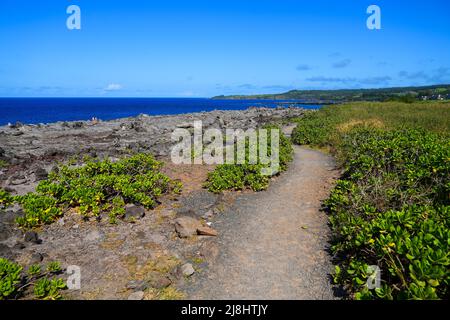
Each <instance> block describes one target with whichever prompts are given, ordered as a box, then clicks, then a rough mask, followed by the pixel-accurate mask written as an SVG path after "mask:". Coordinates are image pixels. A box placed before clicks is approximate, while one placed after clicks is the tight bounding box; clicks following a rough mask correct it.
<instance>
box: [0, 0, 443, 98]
mask: <svg viewBox="0 0 450 320" xmlns="http://www.w3.org/2000/svg"><path fill="white" fill-rule="evenodd" d="M72 4H74V5H78V6H79V7H80V8H81V23H82V28H81V30H68V29H67V27H66V19H67V17H68V16H69V15H68V14H66V8H67V7H68V6H69V5H72ZM371 4H376V5H378V6H379V7H380V8H381V14H382V16H381V18H382V20H381V21H382V29H381V30H369V29H367V27H366V19H367V17H368V15H367V14H366V9H367V7H368V6H369V5H371ZM449 12H450V2H449V1H448V0H429V1H411V0H410V1H406V0H396V1H392V0H386V1H385V0H371V1H365V0H340V1H331V0H330V1H324V0H314V1H300V0H296V1H294V0H204V1H197V0H191V1H187V0H184V1H175V0H164V1H162V0H160V1H144V0H142V1H138V0H127V1H110V0H78V1H77V0H64V1H62V0H54V1H50V0H41V1H25V0H1V1H0V96H3V97H6V96H20V97H38V96H45V97H63V96H70V97H117V96H122V97H191V96H192V97H209V96H213V95H218V94H252V93H274V92H283V91H287V90H290V89H294V88H295V89H335V88H372V87H387V86H404V85H428V84H436V83H450V18H449V16H448V15H449Z"/></svg>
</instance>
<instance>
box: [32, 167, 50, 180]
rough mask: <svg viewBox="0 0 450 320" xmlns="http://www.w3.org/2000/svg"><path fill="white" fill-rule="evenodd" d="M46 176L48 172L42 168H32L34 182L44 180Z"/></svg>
mask: <svg viewBox="0 0 450 320" xmlns="http://www.w3.org/2000/svg"><path fill="white" fill-rule="evenodd" d="M47 177H48V173H47V171H46V170H45V169H44V168H42V167H39V168H37V169H36V170H34V181H35V182H37V181H41V180H45V179H47Z"/></svg>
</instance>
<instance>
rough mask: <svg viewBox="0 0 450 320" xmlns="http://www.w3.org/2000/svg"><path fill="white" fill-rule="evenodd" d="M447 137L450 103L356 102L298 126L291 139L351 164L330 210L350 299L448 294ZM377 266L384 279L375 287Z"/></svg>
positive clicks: (339, 269) (339, 275) (339, 272)
mask: <svg viewBox="0 0 450 320" xmlns="http://www.w3.org/2000/svg"><path fill="white" fill-rule="evenodd" d="M449 137H450V104H449V103H431V102H427V103H413V104H404V103H353V104H348V105H339V106H330V107H325V108H323V109H322V110H320V111H318V112H315V113H311V114H308V115H307V116H306V117H305V118H304V119H302V120H300V121H299V124H298V127H297V128H296V129H295V130H294V132H293V136H292V139H293V141H294V142H295V143H297V144H310V145H313V146H317V147H322V148H323V147H325V148H327V149H329V150H331V151H332V152H333V153H334V154H335V155H336V156H337V158H338V160H339V161H340V163H341V165H342V166H343V175H342V177H341V179H340V180H339V181H338V182H337V185H336V187H335V188H334V190H333V191H332V193H331V195H330V197H329V198H328V199H327V200H326V201H325V206H326V208H327V210H328V211H329V215H330V224H331V228H332V231H333V239H332V245H333V246H332V250H333V252H334V253H335V257H336V273H335V275H334V280H335V281H336V283H339V284H341V285H342V286H344V288H346V289H347V291H348V293H349V294H350V296H351V297H352V298H354V299H379V298H381V299H448V298H449V294H450V293H449V292H450V288H449V284H450V268H449V266H450V257H449V255H450V138H449ZM373 265H376V266H378V267H379V268H380V270H381V276H382V277H381V280H382V281H381V286H380V287H378V288H373V289H369V287H368V286H367V285H366V283H367V281H368V280H369V278H370V277H371V276H372V273H371V272H372V270H373V269H371V268H370V267H369V266H373Z"/></svg>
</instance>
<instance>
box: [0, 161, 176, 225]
mask: <svg viewBox="0 0 450 320" xmlns="http://www.w3.org/2000/svg"><path fill="white" fill-rule="evenodd" d="M160 169H161V163H160V162H158V161H156V160H155V159H154V158H153V157H152V156H151V155H148V154H137V155H134V156H132V157H129V158H124V159H121V160H119V161H117V162H115V163H113V162H111V161H109V160H103V161H98V160H93V159H90V160H87V162H86V163H85V164H84V165H83V166H81V167H73V166H72V167H71V166H68V165H63V166H62V167H60V168H59V169H58V170H56V171H53V172H51V173H50V174H49V177H48V180H44V181H41V182H40V183H39V185H38V186H37V187H36V192H35V193H29V194H27V195H24V196H16V197H14V198H13V199H14V201H16V202H17V203H19V204H21V205H22V207H23V210H24V216H23V217H19V218H18V219H17V222H18V224H19V225H20V226H21V227H23V228H33V227H36V226H39V225H42V224H49V223H52V222H54V221H55V220H56V219H58V218H59V217H60V216H61V215H62V214H63V211H64V210H65V209H66V208H68V207H73V208H77V209H78V210H79V212H80V213H81V214H82V215H83V216H84V217H85V218H89V217H99V216H100V214H101V213H106V214H108V215H109V218H110V221H111V222H115V221H116V219H117V218H120V217H122V216H123V215H124V214H125V210H124V206H125V204H126V203H135V204H140V205H143V206H144V207H146V208H148V209H151V208H154V207H155V206H156V205H157V203H158V202H157V201H158V198H159V197H160V196H161V195H163V194H165V193H168V192H171V191H173V192H180V190H181V184H180V183H178V182H175V181H171V180H170V179H169V178H168V177H167V176H166V175H164V174H162V173H161V172H160ZM1 195H2V194H1V193H0V196H1ZM2 198H4V199H5V200H4V201H5V202H7V201H8V198H7V196H6V195H4V196H2Z"/></svg>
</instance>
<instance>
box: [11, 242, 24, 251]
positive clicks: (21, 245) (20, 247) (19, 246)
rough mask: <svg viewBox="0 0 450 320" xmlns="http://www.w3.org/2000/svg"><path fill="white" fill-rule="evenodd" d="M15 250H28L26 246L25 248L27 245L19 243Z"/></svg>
mask: <svg viewBox="0 0 450 320" xmlns="http://www.w3.org/2000/svg"><path fill="white" fill-rule="evenodd" d="M13 248H14V249H16V250H23V249H25V248H26V246H25V244H23V243H22V242H17V243H16V244H15V245H14V246H13Z"/></svg>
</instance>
